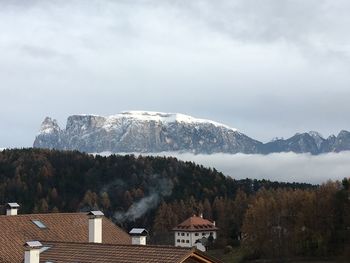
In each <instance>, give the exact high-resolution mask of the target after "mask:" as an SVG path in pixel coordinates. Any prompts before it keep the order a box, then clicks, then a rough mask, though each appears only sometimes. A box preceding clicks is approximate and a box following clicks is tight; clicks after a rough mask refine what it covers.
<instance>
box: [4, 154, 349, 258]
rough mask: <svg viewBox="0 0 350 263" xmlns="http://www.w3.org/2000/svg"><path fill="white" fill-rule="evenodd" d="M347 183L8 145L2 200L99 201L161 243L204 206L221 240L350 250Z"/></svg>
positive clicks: (76, 204)
mask: <svg viewBox="0 0 350 263" xmlns="http://www.w3.org/2000/svg"><path fill="white" fill-rule="evenodd" d="M348 191H349V182H348V181H347V180H344V182H343V185H342V184H340V183H328V184H327V185H323V186H321V187H319V186H312V185H308V184H297V183H277V182H269V181H257V180H250V179H246V180H235V179H232V178H230V177H225V176H224V175H223V174H222V173H220V172H218V171H216V170H215V169H210V168H204V167H203V166H200V165H196V164H194V163H191V162H182V161H179V160H177V159H176V158H161V157H141V156H139V157H136V156H133V155H127V156H115V155H112V156H109V157H101V156H92V155H88V154H83V153H80V152H76V151H74V152H71V151H67V152H61V151H54V150H39V149H21V150H4V151H2V152H0V204H5V203H6V202H18V203H20V205H21V210H20V213H38V212H40V213H42V212H44V213H46V212H75V211H88V210H90V209H100V210H102V211H103V212H104V213H105V215H106V216H108V217H110V218H111V219H112V220H113V221H114V222H116V223H117V224H118V225H120V226H122V227H124V228H125V229H126V230H128V229H129V228H130V227H134V226H136V227H141V226H142V227H146V228H147V229H149V230H151V233H152V234H151V242H158V243H159V242H169V233H170V232H169V231H170V230H171V228H172V227H174V226H175V225H176V224H178V223H179V222H181V221H182V220H184V219H185V218H186V217H188V216H191V215H193V214H199V213H203V214H204V217H206V218H209V219H211V220H215V221H216V222H217V225H218V227H219V228H220V233H219V239H218V240H217V241H216V246H220V247H223V246H226V245H228V244H231V245H239V244H240V243H242V244H243V246H244V247H245V248H247V250H246V251H248V254H249V255H250V256H254V257H280V256H281V255H331V254H332V253H334V251H337V252H339V251H343V250H344V246H345V244H346V242H347V241H346V240H347V237H346V233H347V232H346V231H348V230H347V226H348V225H350V224H348V222H349V221H348V220H349V215H348V214H349V212H348V211H349V200H348ZM155 237H157V238H155ZM240 237H241V238H243V242H241V241H239V240H238V239H239V238H240ZM290 240H293V243H292V244H293V245H291V244H290V242H289V241H290ZM271 248H273V249H271Z"/></svg>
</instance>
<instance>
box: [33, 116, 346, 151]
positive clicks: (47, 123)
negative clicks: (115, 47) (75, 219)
mask: <svg viewBox="0 0 350 263" xmlns="http://www.w3.org/2000/svg"><path fill="white" fill-rule="evenodd" d="M33 147H35V148H49V149H58V150H79V151H82V152H89V153H92V152H93V153H99V152H107V151H109V152H115V153H117V152H125V153H128V152H140V153H157V152H166V151H169V152H172V151H177V152H191V153H195V154H212V153H232V154H234V153H246V154H269V153H278V152H295V153H311V154H314V155H317V154H321V153H327V152H340V151H345V150H350V132H348V131H346V130H342V131H340V132H339V134H338V135H337V136H335V135H331V136H329V137H328V138H324V137H323V136H322V135H321V134H320V133H318V132H316V131H310V132H304V133H296V134H295V135H294V136H292V137H290V138H288V139H283V138H278V137H276V138H275V139H274V140H272V141H270V142H267V143H262V142H260V141H258V140H255V139H253V138H250V137H248V136H247V135H245V134H243V133H241V132H239V131H238V130H237V129H236V128H232V127H230V126H228V125H225V124H222V123H218V122H215V121H212V120H206V119H198V118H194V117H191V116H188V115H184V114H180V113H163V112H150V111H124V112H121V113H119V114H115V115H111V116H107V117H105V116H99V115H93V114H79V115H71V116H69V117H68V118H67V124H66V127H65V128H64V129H61V128H60V127H59V125H58V123H57V121H56V120H54V119H52V118H50V117H46V118H45V119H44V121H43V122H42V124H41V128H40V130H39V133H38V134H37V136H36V138H35V141H34V143H33Z"/></svg>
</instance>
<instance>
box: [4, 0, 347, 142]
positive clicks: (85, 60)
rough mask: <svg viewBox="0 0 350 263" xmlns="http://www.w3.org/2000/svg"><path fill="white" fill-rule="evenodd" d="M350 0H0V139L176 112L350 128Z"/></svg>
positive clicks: (297, 127) (250, 131)
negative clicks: (75, 121) (106, 118)
mask: <svg viewBox="0 0 350 263" xmlns="http://www.w3.org/2000/svg"><path fill="white" fill-rule="evenodd" d="M349 13H350V1H348V0H307V1H305V0H265V1H259V0H217V1H212V0H202V1H200V0H192V1H188V0H162V1H156V0H138V1H136V0H119V1H118V0H115V1H112V0H110V1H108V0H95V1H94V0H90V1H86V0H72V1H58V0H56V1H55V0H52V1H44V0H42V1H35V0H27V1H21V0H13V1H6V0H0V81H1V85H0V106H1V108H0V123H1V126H0V147H28V146H31V145H32V143H33V141H34V138H35V135H36V133H37V132H38V130H39V127H40V123H41V122H42V121H43V119H44V118H45V117H46V116H51V117H53V118H55V119H57V120H58V122H59V123H60V125H61V126H62V127H64V126H65V122H66V118H67V117H68V116H69V115H72V114H80V113H87V114H88V113H93V114H99V115H112V114H116V113H118V112H121V111H124V110H152V111H161V112H179V113H184V114H188V115H192V116H194V117H199V118H206V119H212V120H215V121H218V122H222V123H225V124H227V125H229V126H232V127H235V128H237V129H238V130H240V131H241V132H243V133H245V134H247V135H248V136H250V137H253V138H255V139H258V140H261V141H264V142H266V141H269V140H270V139H272V138H273V137H276V136H278V137H290V136H292V135H293V134H295V133H296V132H303V131H309V130H317V131H319V132H321V133H322V134H323V135H324V136H325V137H327V136H328V135H330V134H333V133H334V134H337V133H338V132H339V131H340V130H342V129H347V130H350V123H349V120H348V112H349V111H350V103H349V98H350V87H349V84H350V74H349V72H350V32H349V31H350V29H349V28H350V16H349Z"/></svg>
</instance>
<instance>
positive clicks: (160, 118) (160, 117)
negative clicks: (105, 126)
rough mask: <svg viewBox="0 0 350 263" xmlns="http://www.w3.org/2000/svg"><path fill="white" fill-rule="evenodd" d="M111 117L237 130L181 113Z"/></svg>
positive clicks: (148, 112)
mask: <svg viewBox="0 0 350 263" xmlns="http://www.w3.org/2000/svg"><path fill="white" fill-rule="evenodd" d="M111 117H112V118H116V117H128V118H133V119H137V120H143V121H156V122H162V123H173V122H179V123H181V122H182V123H189V124H191V123H194V124H196V123H198V124H205V123H209V124H212V125H214V126H216V127H224V128H226V129H229V130H233V131H237V129H235V128H231V127H229V126H227V125H225V124H222V123H218V122H215V121H211V120H206V119H197V118H194V117H191V116H188V115H184V114H181V113H164V112H155V111H124V112H121V113H120V114H117V115H114V116H111Z"/></svg>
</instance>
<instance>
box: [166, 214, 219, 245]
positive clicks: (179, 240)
mask: <svg viewBox="0 0 350 263" xmlns="http://www.w3.org/2000/svg"><path fill="white" fill-rule="evenodd" d="M173 231H174V235H175V246H177V247H197V248H198V249H199V250H201V251H205V250H206V246H207V245H208V243H209V242H211V241H213V240H215V239H216V237H217V231H218V228H217V227H216V226H215V222H211V221H209V220H207V219H204V218H203V216H202V215H201V216H192V217H190V218H188V219H186V220H185V221H183V222H182V223H181V224H179V225H177V226H176V227H174V228H173Z"/></svg>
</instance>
